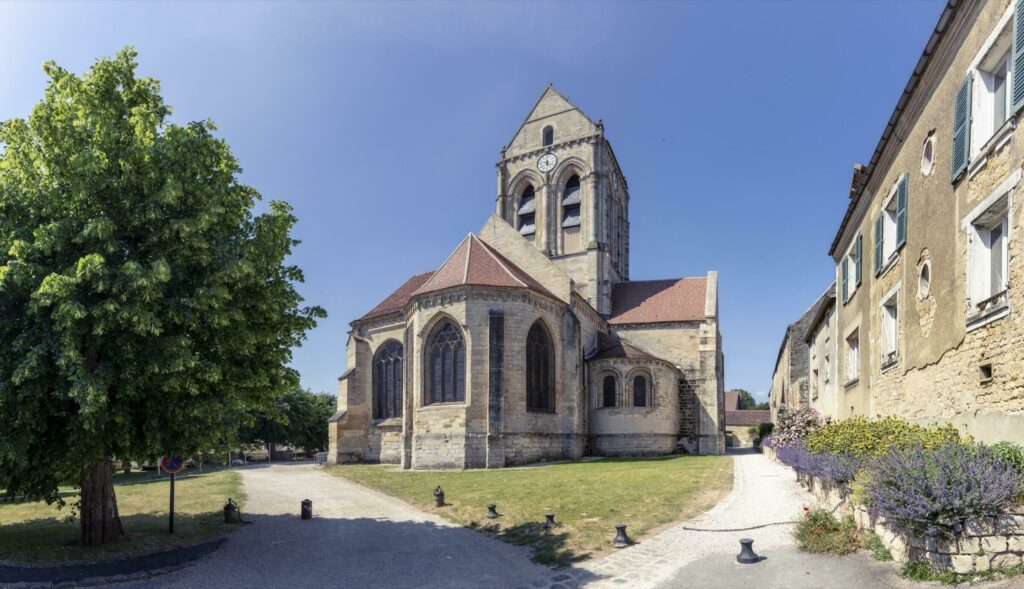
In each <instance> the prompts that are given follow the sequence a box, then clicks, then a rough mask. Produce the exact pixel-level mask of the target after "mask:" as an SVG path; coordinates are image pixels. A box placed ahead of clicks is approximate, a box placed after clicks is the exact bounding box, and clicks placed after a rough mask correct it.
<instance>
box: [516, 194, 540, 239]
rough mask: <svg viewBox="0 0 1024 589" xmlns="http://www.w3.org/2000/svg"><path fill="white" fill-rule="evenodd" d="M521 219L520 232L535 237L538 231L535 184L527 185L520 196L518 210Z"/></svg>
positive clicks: (525, 235) (517, 213) (517, 214)
mask: <svg viewBox="0 0 1024 589" xmlns="http://www.w3.org/2000/svg"><path fill="white" fill-rule="evenodd" d="M516 216H517V217H518V219H519V227H518V229H519V234H520V235H523V236H524V237H533V235H534V234H535V233H536V232H537V221H536V219H537V198H536V193H535V192H534V190H533V186H527V187H526V188H524V189H523V193H522V194H521V195H520V196H519V209H518V210H517V211H516Z"/></svg>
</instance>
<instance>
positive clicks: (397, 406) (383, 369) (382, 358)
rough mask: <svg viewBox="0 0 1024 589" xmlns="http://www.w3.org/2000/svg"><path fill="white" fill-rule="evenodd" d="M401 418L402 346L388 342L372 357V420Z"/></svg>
mask: <svg viewBox="0 0 1024 589" xmlns="http://www.w3.org/2000/svg"><path fill="white" fill-rule="evenodd" d="M401 416H402V344H400V343H398V342H397V341H395V340H390V341H388V342H386V343H385V344H384V345H382V346H381V347H380V348H379V349H378V350H377V353H376V354H374V356H373V418H374V419H390V418H392V417H401Z"/></svg>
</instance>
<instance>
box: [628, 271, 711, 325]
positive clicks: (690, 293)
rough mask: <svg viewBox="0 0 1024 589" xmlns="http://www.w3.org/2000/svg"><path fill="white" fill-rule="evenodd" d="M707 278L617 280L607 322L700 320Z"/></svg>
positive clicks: (702, 314) (701, 318)
mask: <svg viewBox="0 0 1024 589" xmlns="http://www.w3.org/2000/svg"><path fill="white" fill-rule="evenodd" d="M706 293H707V278H673V279H669V280H638V281H635V282H620V283H619V284H616V285H615V286H614V287H613V288H612V315H611V318H609V319H608V323H611V324H613V325H618V324H623V323H669V322H674V321H703V320H704V299H705V296H706Z"/></svg>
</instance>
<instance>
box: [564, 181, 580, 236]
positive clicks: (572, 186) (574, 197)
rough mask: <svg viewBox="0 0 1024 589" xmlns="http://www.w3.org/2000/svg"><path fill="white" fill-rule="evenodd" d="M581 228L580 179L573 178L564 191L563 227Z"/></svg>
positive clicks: (566, 184)
mask: <svg viewBox="0 0 1024 589" xmlns="http://www.w3.org/2000/svg"><path fill="white" fill-rule="evenodd" d="M579 226H580V177H579V176H575V175H574V176H573V177H572V178H569V180H568V181H567V182H566V183H565V190H563V191H562V227H566V228H568V227H579Z"/></svg>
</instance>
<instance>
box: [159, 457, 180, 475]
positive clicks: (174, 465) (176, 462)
mask: <svg viewBox="0 0 1024 589" xmlns="http://www.w3.org/2000/svg"><path fill="white" fill-rule="evenodd" d="M160 468H161V469H162V470H163V471H164V472H166V473H168V474H175V473H179V472H181V471H182V469H184V468H185V461H184V460H182V459H181V456H178V455H177V454H171V455H170V456H162V457H161V458H160Z"/></svg>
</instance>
